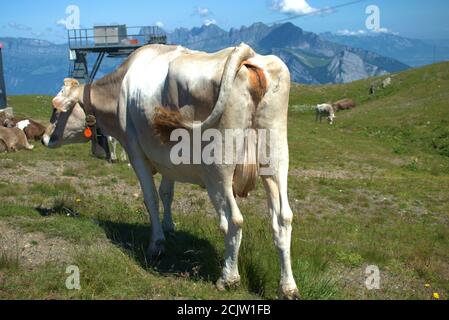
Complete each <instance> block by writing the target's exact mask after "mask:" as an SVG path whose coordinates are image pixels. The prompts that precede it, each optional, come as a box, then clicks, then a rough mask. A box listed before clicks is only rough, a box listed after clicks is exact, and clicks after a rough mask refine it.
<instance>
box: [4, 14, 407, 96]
mask: <svg viewBox="0 0 449 320" xmlns="http://www.w3.org/2000/svg"><path fill="white" fill-rule="evenodd" d="M142 31H144V30H142ZM167 36H168V42H169V43H172V44H180V45H184V46H186V47H189V48H191V49H197V50H204V51H208V52H213V51H217V50H220V49H223V48H225V47H228V46H233V45H238V44H239V43H241V42H246V43H247V44H249V45H250V46H252V47H253V48H254V49H255V50H256V51H257V52H259V53H261V54H275V55H277V56H279V57H280V58H281V59H282V60H283V61H284V62H285V63H286V64H287V65H288V67H289V68H290V71H291V74H292V80H293V81H295V82H300V83H307V84H323V83H346V82H351V81H354V80H359V79H363V78H367V77H371V76H377V75H382V74H386V73H390V72H398V71H402V70H405V69H407V68H409V66H408V65H407V64H404V63H402V62H399V61H398V60H396V59H394V58H388V57H384V56H382V55H380V54H378V53H375V52H372V51H368V50H365V49H363V48H357V47H352V46H350V45H346V44H341V43H336V42H332V41H329V40H328V39H327V37H322V36H319V35H317V34H315V33H312V32H306V31H304V30H302V29H301V28H299V27H297V26H296V25H294V24H292V23H285V24H277V25H272V26H268V25H265V24H263V23H255V24H253V25H251V26H249V27H242V28H240V29H231V30H230V31H225V30H223V29H221V28H219V27H218V26H216V25H209V26H202V27H199V28H193V29H185V28H179V29H176V30H174V31H173V32H170V33H168V34H167ZM0 42H2V43H3V44H4V50H3V54H4V66H5V78H6V83H7V84H6V85H7V91H8V93H9V94H13V95H14V94H50V95H52V94H55V93H56V92H57V91H58V88H59V87H60V86H61V81H62V79H63V78H64V77H66V76H67V74H68V70H69V64H68V47H67V45H57V44H53V43H50V42H47V41H42V40H35V39H17V38H0ZM120 62H121V61H120V60H119V59H105V62H104V64H103V67H102V69H101V70H100V73H99V74H98V75H99V76H101V75H104V74H105V73H108V72H110V71H112V70H113V69H114V68H115V67H116V66H117V65H118V64H119V63H120Z"/></svg>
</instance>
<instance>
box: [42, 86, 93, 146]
mask: <svg viewBox="0 0 449 320" xmlns="http://www.w3.org/2000/svg"><path fill="white" fill-rule="evenodd" d="M81 90H82V87H81V86H80V84H79V82H78V81H77V80H75V79H65V80H64V86H63V87H62V89H61V91H60V92H59V93H58V95H57V96H56V97H55V98H54V99H53V114H52V116H51V119H50V125H49V127H48V128H47V129H46V130H45V133H44V135H43V137H42V143H43V144H44V145H45V146H46V147H49V148H58V147H61V146H62V145H65V144H73V143H85V142H87V141H88V138H86V137H85V136H84V130H85V128H86V115H85V113H84V110H83V108H81V106H80V105H79V102H80V98H79V97H80V96H82V95H81Z"/></svg>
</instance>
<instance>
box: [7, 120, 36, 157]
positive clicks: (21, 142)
mask: <svg viewBox="0 0 449 320" xmlns="http://www.w3.org/2000/svg"><path fill="white" fill-rule="evenodd" d="M0 142H1V143H0V149H4V148H6V151H7V152H15V151H19V150H22V149H26V150H33V148H34V146H32V145H30V144H29V143H28V139H27V137H26V135H25V133H24V132H23V131H22V130H20V129H19V128H5V127H1V126H0ZM3 152H4V151H3Z"/></svg>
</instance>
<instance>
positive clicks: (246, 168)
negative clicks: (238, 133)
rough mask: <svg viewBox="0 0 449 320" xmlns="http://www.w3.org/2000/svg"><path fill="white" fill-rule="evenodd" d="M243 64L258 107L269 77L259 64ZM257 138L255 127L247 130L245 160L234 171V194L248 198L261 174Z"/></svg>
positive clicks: (244, 148)
mask: <svg viewBox="0 0 449 320" xmlns="http://www.w3.org/2000/svg"><path fill="white" fill-rule="evenodd" d="M242 64H243V65H244V66H245V67H246V68H247V69H248V72H249V74H248V77H249V81H250V94H251V97H252V100H253V103H254V108H255V109H257V107H258V106H259V104H260V102H261V101H262V99H263V97H264V96H265V94H266V92H267V88H268V83H267V78H266V77H265V73H264V71H263V70H262V69H261V68H259V67H258V66H256V65H253V64H251V63H250V62H249V61H244V62H243V63H242ZM253 118H254V117H253ZM253 125H254V124H253ZM257 138H258V134H257V131H256V130H255V129H254V127H252V128H250V129H248V130H247V131H246V134H245V139H244V145H243V154H242V156H243V161H242V162H239V164H237V166H236V168H235V171H234V180H233V189H234V194H235V195H236V196H238V197H241V198H246V197H247V196H248V194H249V192H251V191H252V190H254V189H255V188H256V182H257V177H258V176H259V159H258V141H257Z"/></svg>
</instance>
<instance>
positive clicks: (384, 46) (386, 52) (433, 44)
mask: <svg viewBox="0 0 449 320" xmlns="http://www.w3.org/2000/svg"><path fill="white" fill-rule="evenodd" d="M320 38H321V39H324V40H327V41H330V42H334V43H339V44H342V45H346V46H349V47H353V48H360V49H364V50H368V51H371V52H375V53H377V54H381V55H383V56H386V57H390V58H393V59H396V60H399V61H401V62H403V63H405V64H408V65H410V66H412V67H420V66H423V65H427V64H432V63H436V62H440V61H446V60H449V40H443V39H441V40H427V41H425V40H417V39H410V38H406V37H402V36H399V35H396V34H391V33H373V32H370V33H359V34H344V33H343V34H342V33H340V34H338V33H337V34H335V33H329V32H328V33H323V34H320Z"/></svg>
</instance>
